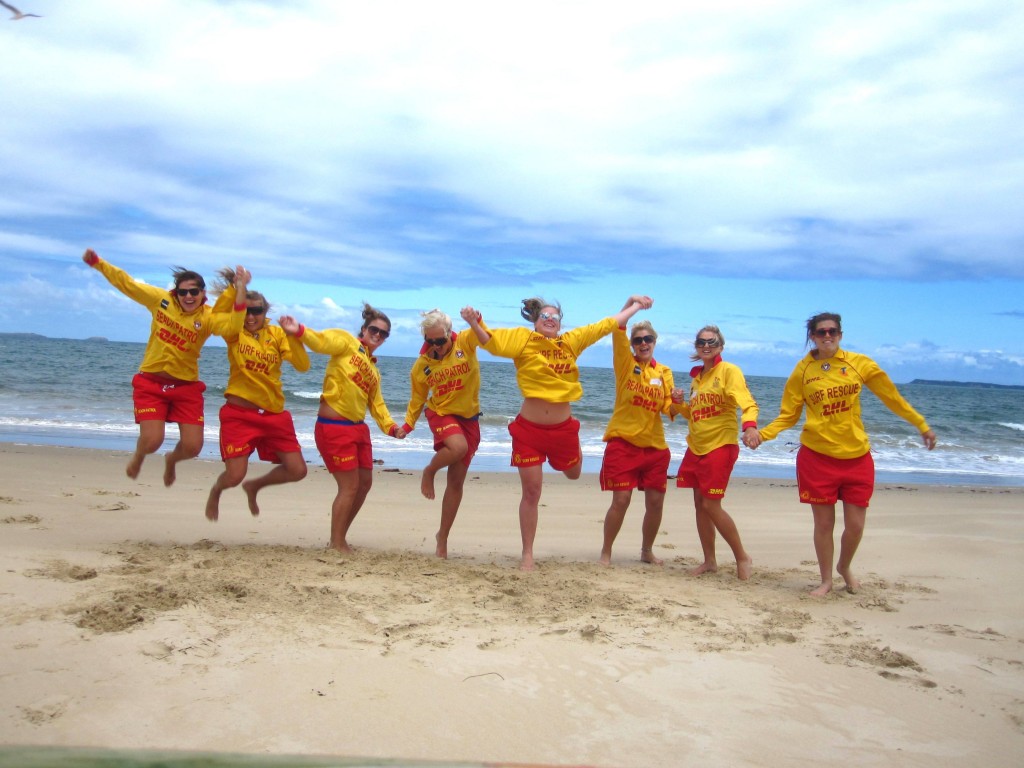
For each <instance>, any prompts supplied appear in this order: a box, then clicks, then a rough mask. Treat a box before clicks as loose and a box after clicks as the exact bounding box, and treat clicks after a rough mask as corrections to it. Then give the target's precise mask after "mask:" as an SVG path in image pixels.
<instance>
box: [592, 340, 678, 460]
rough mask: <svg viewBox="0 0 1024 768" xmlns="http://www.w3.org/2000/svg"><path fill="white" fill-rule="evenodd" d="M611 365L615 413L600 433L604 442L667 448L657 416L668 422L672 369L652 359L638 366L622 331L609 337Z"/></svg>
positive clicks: (672, 382) (672, 381)
mask: <svg viewBox="0 0 1024 768" xmlns="http://www.w3.org/2000/svg"><path fill="white" fill-rule="evenodd" d="M612 365H613V366H614V368H615V409H614V410H613V411H612V417H611V419H609V420H608V427H607V428H606V429H605V432H604V438H603V439H604V440H605V442H607V441H608V440H611V439H612V438H615V437H619V438H622V439H623V440H625V441H627V442H628V443H631V444H632V445H635V446H637V447H638V448H657V449H659V450H663V449H665V448H668V443H666V442H665V427H664V425H663V424H662V421H661V415H662V414H668V416H669V418H672V414H671V412H670V410H669V409H670V408H671V406H672V388H673V387H674V386H675V383H674V379H673V376H672V369H671V368H669V367H668V366H665V365H662V364H661V363H659V362H657V361H655V360H653V359H652V360H651V361H650V362H649V363H640V362H638V361H637V359H636V358H635V357H634V356H633V350H632V348H631V347H630V344H629V337H628V336H627V335H626V331H625V329H624V328H616V329H615V331H614V333H612Z"/></svg>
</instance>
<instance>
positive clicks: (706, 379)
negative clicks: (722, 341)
mask: <svg viewBox="0 0 1024 768" xmlns="http://www.w3.org/2000/svg"><path fill="white" fill-rule="evenodd" d="M690 376H691V377H692V378H691V380H690V399H689V401H688V402H687V403H686V404H685V405H684V406H682V407H681V408H680V409H679V412H680V413H682V414H683V415H684V416H686V419H687V422H688V425H689V426H688V429H687V433H686V445H687V446H688V447H689V449H690V450H691V451H693V452H694V453H695V454H697V455H698V456H704V455H705V454H708V453H711V451H713V450H715V449H716V448H721V447H722V446H723V445H737V444H739V430H738V429H737V424H736V411H737V409H739V411H740V419H741V422H742V427H743V428H744V429H746V428H747V427H756V426H757V414H758V410H757V402H756V401H755V400H754V398H753V396H752V395H751V394H750V390H749V389H748V388H747V380H746V379H745V378H744V377H743V371H741V370H740V369H739V367H738V366H735V365H733V364H732V363H727V362H725V361H724V360H722V359H721V357H719V358H716V361H715V365H714V366H713V367H712V368H711V370H709V371H705V370H704V366H702V365H699V366H697V367H695V368H694V369H693V370H691V371H690Z"/></svg>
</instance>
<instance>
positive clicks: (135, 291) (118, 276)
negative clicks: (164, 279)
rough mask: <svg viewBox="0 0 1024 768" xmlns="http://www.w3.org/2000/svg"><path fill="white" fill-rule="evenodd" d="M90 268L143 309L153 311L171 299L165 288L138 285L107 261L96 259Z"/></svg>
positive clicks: (143, 284)
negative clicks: (162, 302)
mask: <svg viewBox="0 0 1024 768" xmlns="http://www.w3.org/2000/svg"><path fill="white" fill-rule="evenodd" d="M92 268H93V269H95V270H96V271H98V272H99V273H100V274H101V275H103V276H104V277H105V278H107V280H108V281H109V282H110V284H111V285H112V286H114V287H115V288H116V289H117V290H119V291H120V292H121V293H123V294H124V295H125V296H127V297H128V298H129V299H131V300H132V301H136V302H138V303H139V304H141V305H142V306H144V307H147V308H149V309H155V308H156V307H158V306H160V302H161V301H165V300H167V299H170V298H171V294H170V292H169V291H168V290H167V289H166V288H158V287H157V286H155V285H147V284H146V283H140V282H139V281H138V280H136V279H135V278H134V277H132V276H131V275H129V274H128V273H127V272H125V271H124V270H123V269H120V268H119V267H115V266H114V265H113V264H111V263H110V262H109V261H104V260H103V259H102V258H100V259H98V260H97V262H96V263H95V264H93V265H92Z"/></svg>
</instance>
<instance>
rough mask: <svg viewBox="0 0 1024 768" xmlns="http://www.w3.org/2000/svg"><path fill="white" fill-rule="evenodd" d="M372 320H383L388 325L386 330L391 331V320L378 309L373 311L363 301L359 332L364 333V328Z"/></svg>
mask: <svg viewBox="0 0 1024 768" xmlns="http://www.w3.org/2000/svg"><path fill="white" fill-rule="evenodd" d="M374 320H383V321H384V322H385V323H387V324H388V327H387V330H389V331H390V330H391V319H390V318H389V317H388V316H387V315H385V314H384V313H383V312H381V311H380V310H379V309H374V308H373V307H371V306H370V305H369V304H367V303H366V302H365V301H364V302H363V324H362V326H360V328H359V330H360V332H362V331H365V330H366V327H367V326H368V325H369V324H370V323H372V322H373V321H374Z"/></svg>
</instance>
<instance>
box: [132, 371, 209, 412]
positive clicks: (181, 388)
mask: <svg viewBox="0 0 1024 768" xmlns="http://www.w3.org/2000/svg"><path fill="white" fill-rule="evenodd" d="M205 391H206V385H205V384H203V382H201V381H177V380H174V381H172V380H168V379H165V378H162V377H160V376H156V375H154V374H152V373H137V374H135V376H133V377H132V401H133V402H134V403H135V423H136V424H138V423H139V422H140V421H172V422H175V423H177V424H202V423H203V392H205Z"/></svg>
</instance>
